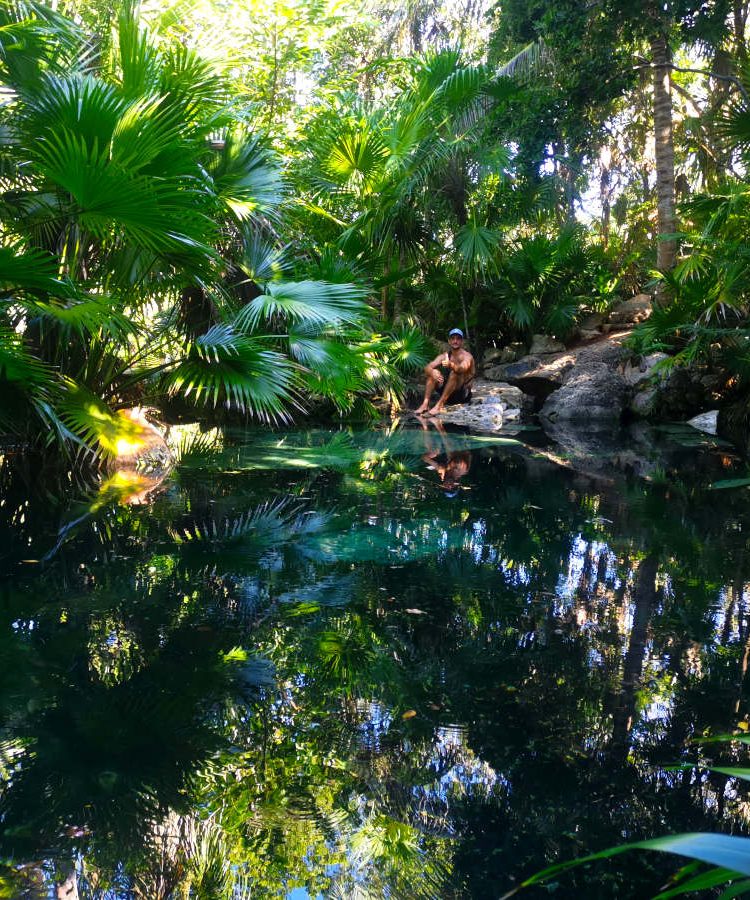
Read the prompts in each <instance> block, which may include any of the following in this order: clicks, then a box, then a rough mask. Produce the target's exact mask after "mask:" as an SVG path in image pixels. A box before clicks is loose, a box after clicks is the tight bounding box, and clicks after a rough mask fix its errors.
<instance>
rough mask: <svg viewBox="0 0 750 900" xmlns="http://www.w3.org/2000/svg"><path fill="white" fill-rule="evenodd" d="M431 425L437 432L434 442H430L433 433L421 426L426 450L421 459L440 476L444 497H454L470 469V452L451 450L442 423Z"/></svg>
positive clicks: (424, 425)
mask: <svg viewBox="0 0 750 900" xmlns="http://www.w3.org/2000/svg"><path fill="white" fill-rule="evenodd" d="M432 424H433V426H434V428H435V432H437V434H436V435H435V439H434V440H430V438H432V437H433V435H434V433H433V432H431V431H430V430H429V429H428V427H427V423H424V424H423V425H422V430H423V431H424V432H425V449H426V452H425V453H424V454H423V456H422V459H423V460H424V461H425V462H426V463H427V465H428V466H429V467H430V468H431V469H434V470H435V471H436V472H437V473H438V475H439V476H440V481H441V482H442V484H441V487H442V488H443V490H444V491H445V496H446V497H455V496H456V494H457V493H458V489H459V486H460V485H459V482H460V481H461V479H462V478H463V477H464V475H465V474H466V473H467V472H468V471H469V469H470V468H471V452H470V451H469V450H455V449H453V447H452V445H451V442H450V438H449V436H448V434H446V431H445V428H444V427H443V423H442V422H433V423H432Z"/></svg>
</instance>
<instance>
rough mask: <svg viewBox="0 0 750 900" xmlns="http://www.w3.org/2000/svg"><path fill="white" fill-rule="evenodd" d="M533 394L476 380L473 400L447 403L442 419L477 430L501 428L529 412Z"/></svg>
mask: <svg viewBox="0 0 750 900" xmlns="http://www.w3.org/2000/svg"><path fill="white" fill-rule="evenodd" d="M532 405H533V400H532V398H531V397H527V396H525V395H524V393H523V391H521V390H520V389H519V388H517V387H513V386H512V385H510V384H502V383H501V384H495V383H491V382H489V381H485V380H483V379H477V380H475V382H474V386H473V388H472V401H471V403H457V404H454V405H449V406H446V407H445V408H444V409H443V411H442V412H441V413H440V416H439V418H440V420H441V421H442V422H450V423H451V424H453V425H463V426H467V427H469V428H472V429H473V430H474V431H486V432H496V431H501V430H502V429H503V428H505V427H507V425H508V424H509V423H511V422H516V421H517V420H518V419H520V418H522V417H523V415H524V414H525V413H527V412H529V411H530V409H531V406H532Z"/></svg>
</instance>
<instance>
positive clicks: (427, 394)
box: [414, 375, 450, 415]
mask: <svg viewBox="0 0 750 900" xmlns="http://www.w3.org/2000/svg"><path fill="white" fill-rule="evenodd" d="M448 380H449V381H450V379H448ZM436 387H437V378H434V377H433V376H432V375H428V376H427V384H426V385H425V388H424V399H423V400H422V403H421V405H420V406H418V407H417V408H416V409H415V410H414V412H415V413H416V414H417V415H419V414H420V413H423V412H425V411H426V410H427V407H428V406H429V405H430V399H431V398H432V392H433V391H434V390H435V388H436Z"/></svg>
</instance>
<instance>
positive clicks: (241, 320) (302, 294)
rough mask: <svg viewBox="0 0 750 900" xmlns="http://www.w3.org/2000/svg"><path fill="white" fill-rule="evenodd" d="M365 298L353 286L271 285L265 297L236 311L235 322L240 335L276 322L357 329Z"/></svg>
mask: <svg viewBox="0 0 750 900" xmlns="http://www.w3.org/2000/svg"><path fill="white" fill-rule="evenodd" d="M366 295H367V291H366V289H365V288H363V287H359V286H357V285H354V284H328V283H326V282H322V281H297V282H290V281H278V282H271V283H270V284H268V285H267V286H266V293H264V294H261V296H260V297H256V298H255V300H252V301H251V302H250V303H248V304H247V306H245V307H244V308H243V309H242V310H240V312H239V313H238V314H237V318H236V322H237V325H238V327H239V328H240V329H241V330H243V331H244V330H251V329H254V328H257V327H258V325H259V324H260V323H261V322H269V321H271V320H273V319H276V318H280V319H282V320H284V321H287V322H289V323H295V322H308V323H311V324H317V325H321V326H337V325H341V324H351V325H359V324H362V322H363V321H364V320H365V319H366V318H367V317H368V316H369V314H370V312H371V310H370V308H369V307H368V305H367V304H366V303H365V299H364V298H365V297H366Z"/></svg>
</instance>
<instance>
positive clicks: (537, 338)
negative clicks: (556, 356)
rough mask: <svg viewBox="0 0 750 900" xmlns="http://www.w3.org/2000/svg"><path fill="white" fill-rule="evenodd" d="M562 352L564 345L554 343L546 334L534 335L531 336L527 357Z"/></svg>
mask: <svg viewBox="0 0 750 900" xmlns="http://www.w3.org/2000/svg"><path fill="white" fill-rule="evenodd" d="M563 350H565V344H561V343H560V341H556V340H555V339H554V338H552V337H550V336H549V335H547V334H535V335H532V339H531V349H530V350H529V356H539V355H544V354H546V353H561V352H562V351H563Z"/></svg>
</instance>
